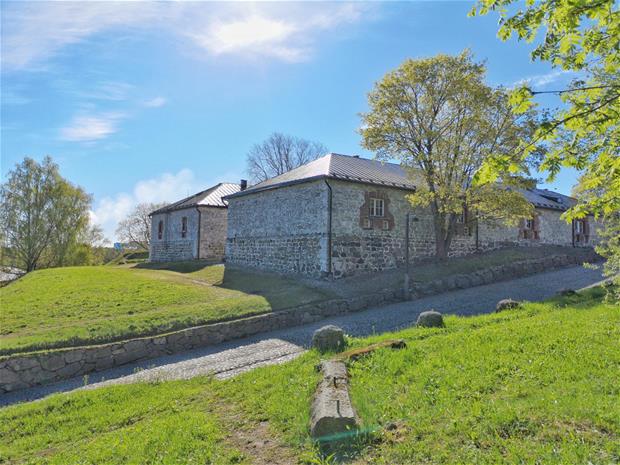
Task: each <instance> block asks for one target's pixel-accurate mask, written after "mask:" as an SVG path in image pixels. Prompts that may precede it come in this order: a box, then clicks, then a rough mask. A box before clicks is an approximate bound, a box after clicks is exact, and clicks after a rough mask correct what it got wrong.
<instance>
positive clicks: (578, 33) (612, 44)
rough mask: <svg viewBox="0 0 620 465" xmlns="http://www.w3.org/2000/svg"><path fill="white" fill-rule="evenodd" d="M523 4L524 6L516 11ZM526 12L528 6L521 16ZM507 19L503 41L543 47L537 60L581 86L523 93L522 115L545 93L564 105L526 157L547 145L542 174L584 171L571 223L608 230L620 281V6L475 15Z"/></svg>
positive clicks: (550, 1) (560, 1)
mask: <svg viewBox="0 0 620 465" xmlns="http://www.w3.org/2000/svg"><path fill="white" fill-rule="evenodd" d="M513 3H516V5H512V4H513ZM519 7H521V8H520V9H519ZM492 11H495V12H497V13H498V14H499V15H500V29H499V37H500V38H501V39H502V40H507V39H509V38H510V37H511V36H513V35H516V36H517V37H518V39H519V40H525V41H528V42H533V41H534V40H536V41H537V45H536V46H535V47H534V49H533V51H532V58H534V59H535V60H541V61H547V62H550V63H551V64H552V65H553V66H554V67H556V68H561V69H563V70H566V71H572V72H574V73H576V75H578V76H579V78H578V79H575V80H573V82H572V83H571V84H570V85H569V86H568V87H567V88H565V89H557V90H553V91H540V90H538V89H533V88H531V87H530V86H528V85H523V86H521V87H519V88H518V89H515V90H514V92H513V94H512V96H511V101H512V103H513V105H514V107H515V110H516V111H517V112H523V111H527V110H528V109H529V108H531V107H532V106H533V105H535V104H536V97H537V96H538V95H540V94H544V93H551V94H555V95H557V96H558V98H559V100H560V105H559V109H557V110H554V111H548V112H547V117H546V118H545V119H544V121H542V123H541V124H540V125H539V127H538V128H537V130H536V132H535V133H534V134H533V136H532V138H531V139H529V140H526V141H525V143H524V145H523V147H522V151H521V156H522V157H527V156H528V154H529V152H530V150H531V147H532V146H533V145H534V144H535V143H538V142H540V141H543V142H545V143H547V144H548V146H549V151H548V152H547V154H546V156H545V157H544V160H543V163H542V164H541V169H542V170H546V171H547V172H548V174H549V178H551V179H553V177H555V176H556V175H557V173H558V172H559V170H560V169H561V167H563V166H565V167H573V168H576V169H578V170H580V171H581V172H582V175H581V177H580V180H579V186H578V188H577V190H576V192H577V196H578V199H579V203H578V204H577V205H576V206H575V207H574V208H573V209H571V210H569V211H568V212H567V214H566V215H565V217H566V219H567V221H570V220H572V219H575V218H580V217H583V216H585V215H586V214H592V215H594V216H596V217H597V218H601V219H603V221H604V223H605V224H606V225H607V226H606V227H607V233H606V234H604V238H605V242H604V243H603V245H602V246H601V247H600V248H599V250H600V251H601V252H602V253H603V254H604V255H606V256H607V257H608V261H607V271H608V273H609V274H610V275H616V276H618V275H619V274H620V266H619V265H618V264H619V263H620V244H619V243H618V240H617V236H616V234H617V232H618V231H620V217H619V213H618V212H620V7H619V4H618V2H617V1H615V0H541V1H537V2H528V3H526V5H525V7H522V4H521V3H517V2H515V0H479V1H478V2H477V5H476V6H475V7H474V9H473V10H472V14H473V15H475V14H487V13H489V12H492ZM506 163H509V161H508V160H506V159H505V158H502V156H501V155H499V156H497V157H495V159H494V160H493V161H492V162H491V163H489V164H488V166H486V167H485V169H484V170H482V171H481V176H480V178H481V179H483V180H485V181H488V179H491V178H492V177H493V176H495V175H496V174H497V167H501V166H505V165H506Z"/></svg>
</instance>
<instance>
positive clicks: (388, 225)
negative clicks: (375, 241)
mask: <svg viewBox="0 0 620 465" xmlns="http://www.w3.org/2000/svg"><path fill="white" fill-rule="evenodd" d="M389 229H390V222H389V221H388V220H383V230H384V231H389Z"/></svg>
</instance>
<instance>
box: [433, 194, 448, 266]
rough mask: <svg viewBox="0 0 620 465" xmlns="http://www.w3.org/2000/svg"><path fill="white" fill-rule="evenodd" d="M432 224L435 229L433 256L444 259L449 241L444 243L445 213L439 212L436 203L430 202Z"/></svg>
mask: <svg viewBox="0 0 620 465" xmlns="http://www.w3.org/2000/svg"><path fill="white" fill-rule="evenodd" d="M431 211H432V213H433V226H434V229H435V257H436V258H437V259H438V260H441V261H444V260H446V259H447V258H448V247H449V243H446V231H445V224H446V223H445V215H443V214H441V213H439V209H438V208H437V206H436V205H434V204H431Z"/></svg>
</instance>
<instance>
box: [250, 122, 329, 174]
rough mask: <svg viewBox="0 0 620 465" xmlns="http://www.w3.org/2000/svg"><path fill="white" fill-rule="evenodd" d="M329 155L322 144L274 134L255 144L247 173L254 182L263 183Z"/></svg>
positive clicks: (251, 151) (251, 150)
mask: <svg viewBox="0 0 620 465" xmlns="http://www.w3.org/2000/svg"><path fill="white" fill-rule="evenodd" d="M326 153H327V148H326V147H325V146H324V145H323V144H321V143H320V142H312V141H309V140H306V139H302V138H300V137H295V136H289V135H287V134H281V133H279V132H274V133H273V134H271V135H270V136H269V137H268V138H267V139H266V140H264V141H263V142H261V143H259V144H254V145H253V146H252V148H251V149H250V151H249V152H248V156H247V171H248V174H249V175H250V178H251V179H252V181H253V182H255V183H257V182H261V181H264V180H266V179H269V178H273V177H274V176H278V175H280V174H283V173H286V172H287V171H290V170H292V169H294V168H297V167H298V166H301V165H304V164H306V163H308V162H310V161H312V160H316V159H317V158H318V157H320V156H321V155H325V154H326Z"/></svg>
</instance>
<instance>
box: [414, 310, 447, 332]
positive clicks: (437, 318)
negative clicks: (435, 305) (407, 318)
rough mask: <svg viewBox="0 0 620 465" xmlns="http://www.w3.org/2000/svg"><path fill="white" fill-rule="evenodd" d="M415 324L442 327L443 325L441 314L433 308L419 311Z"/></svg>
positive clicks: (426, 326)
mask: <svg viewBox="0 0 620 465" xmlns="http://www.w3.org/2000/svg"><path fill="white" fill-rule="evenodd" d="M416 325H417V326H421V327H423V328H443V327H444V326H445V324H444V322H443V316H442V315H441V313H439V312H437V311H435V310H428V311H426V312H422V313H420V315H419V316H418V320H417V321H416Z"/></svg>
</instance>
